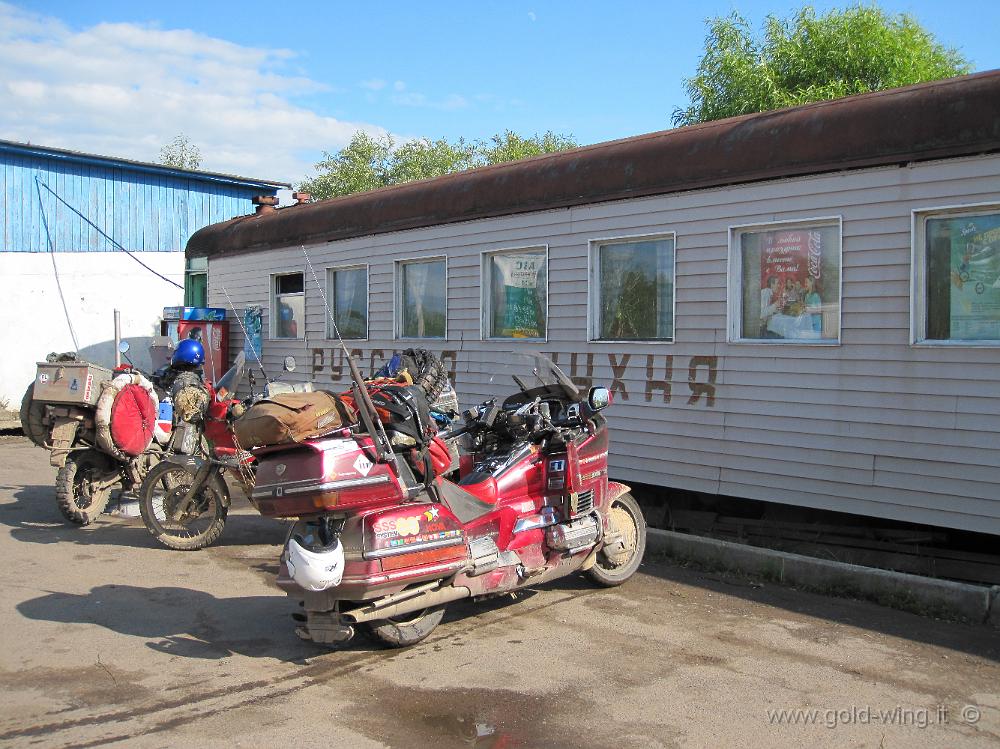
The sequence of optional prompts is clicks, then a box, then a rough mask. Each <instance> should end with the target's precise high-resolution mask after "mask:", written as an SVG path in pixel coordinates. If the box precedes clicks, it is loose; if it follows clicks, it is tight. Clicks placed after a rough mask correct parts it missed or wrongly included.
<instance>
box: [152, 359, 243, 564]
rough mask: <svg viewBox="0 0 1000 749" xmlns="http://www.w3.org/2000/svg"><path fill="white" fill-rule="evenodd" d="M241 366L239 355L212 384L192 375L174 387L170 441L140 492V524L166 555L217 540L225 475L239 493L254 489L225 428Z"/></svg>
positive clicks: (237, 404) (235, 403) (225, 505)
mask: <svg viewBox="0 0 1000 749" xmlns="http://www.w3.org/2000/svg"><path fill="white" fill-rule="evenodd" d="M245 363H246V359H245V356H244V354H243V353H242V352H240V353H239V354H238V355H237V357H236V361H235V363H234V364H233V366H232V367H231V368H230V369H229V370H228V371H227V372H226V373H225V374H224V375H223V376H222V377H221V378H219V381H218V382H216V383H211V382H207V381H202V380H201V378H200V376H197V375H191V376H187V377H183V376H182V377H180V378H178V379H176V380H175V381H174V382H173V386H172V390H171V392H172V397H173V406H174V409H173V423H172V428H171V432H170V440H169V441H168V443H167V445H166V446H165V448H164V450H165V454H164V456H163V460H161V461H160V462H159V464H158V465H156V466H155V467H154V468H152V469H151V470H150V471H149V472H148V473H147V474H146V476H145V478H144V479H143V481H142V484H141V485H140V487H139V512H140V515H141V516H142V521H143V523H144V524H145V526H146V529H147V530H148V531H149V532H150V533H151V534H152V536H153V538H155V539H156V540H157V541H159V542H160V543H161V544H163V545H164V546H166V547H168V548H170V549H177V550H181V551H190V550H194V549H201V548H204V547H205V546H208V545H209V544H211V543H213V542H214V541H216V540H217V539H218V538H219V537H220V536H221V535H222V531H223V529H224V528H225V525H226V516H227V515H228V513H229V506H230V503H231V499H230V492H229V484H228V483H227V481H226V475H227V472H228V474H229V475H231V476H232V477H233V479H234V483H237V484H239V485H242V486H243V487H244V488H247V487H249V486H251V485H252V483H253V481H252V474H253V457H252V456H251V455H250V454H249V453H247V452H246V451H242V450H240V449H239V447H238V446H237V444H236V442H235V441H234V439H233V433H232V431H231V429H230V428H229V424H230V421H231V420H232V418H233V412H234V409H240V408H242V407H243V406H244V405H245V404H244V401H243V400H241V399H240V398H237V397H233V396H234V394H235V393H236V390H237V389H238V388H239V386H240V383H241V381H242V379H243V374H244V369H245ZM247 493H248V495H249V491H248V492H247Z"/></svg>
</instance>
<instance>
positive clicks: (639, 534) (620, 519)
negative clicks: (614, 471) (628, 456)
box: [587, 492, 646, 588]
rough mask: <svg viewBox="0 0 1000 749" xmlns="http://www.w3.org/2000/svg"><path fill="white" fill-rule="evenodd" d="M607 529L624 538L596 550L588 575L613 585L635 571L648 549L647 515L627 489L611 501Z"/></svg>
mask: <svg viewBox="0 0 1000 749" xmlns="http://www.w3.org/2000/svg"><path fill="white" fill-rule="evenodd" d="M608 532H609V534H614V535H615V536H616V537H619V538H620V539H621V541H620V542H617V541H616V542H614V543H613V544H611V545H609V546H607V547H605V548H604V549H601V550H600V551H599V552H597V559H596V560H595V562H594V566H593V567H591V568H590V569H589V570H587V576H588V577H589V578H590V579H591V580H593V581H594V582H595V583H597V584H598V585H603V586H604V587H606V588H613V587H614V586H616V585H621V584H622V583H623V582H625V581H626V580H628V579H629V578H630V577H632V575H634V574H635V571H636V570H637V569H639V565H640V564H641V563H642V555H643V553H644V552H645V551H646V519H645V518H644V517H643V516H642V510H641V509H639V503H638V502H636V501H635V499H633V498H632V495H631V494H629V493H627V492H626V493H625V494H622V495H621V496H620V497H616V498H615V499H614V501H612V503H611V518H610V523H609V527H608Z"/></svg>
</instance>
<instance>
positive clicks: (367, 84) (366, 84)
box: [360, 78, 387, 91]
mask: <svg viewBox="0 0 1000 749" xmlns="http://www.w3.org/2000/svg"><path fill="white" fill-rule="evenodd" d="M386 85H387V84H386V82H385V81H383V80H382V79H381V78H372V79H371V80H368V81H361V84H360V86H361V88H366V89H368V90H369V91H381V90H382V89H383V88H385V87H386Z"/></svg>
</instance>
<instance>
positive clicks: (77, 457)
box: [56, 450, 119, 525]
mask: <svg viewBox="0 0 1000 749" xmlns="http://www.w3.org/2000/svg"><path fill="white" fill-rule="evenodd" d="M118 481H119V475H118V467H117V466H116V465H115V464H114V463H113V462H112V460H111V459H110V458H109V457H108V456H107V455H105V454H104V453H102V452H99V451H97V450H75V451H73V452H71V453H70V454H69V456H68V457H67V458H66V464H65V465H64V466H63V467H62V468H60V469H59V473H57V474H56V502H57V503H58V505H59V512H61V513H62V514H63V517H64V518H66V519H67V520H68V521H70V522H71V523H76V524H77V525H88V524H89V523H92V522H93V521H94V520H95V519H96V518H97V516H98V515H100V514H101V513H102V512H104V508H105V507H107V505H108V499H109V498H110V497H111V490H112V489H114V487H115V485H116V484H117V483H118Z"/></svg>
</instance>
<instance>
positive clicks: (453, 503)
mask: <svg viewBox="0 0 1000 749" xmlns="http://www.w3.org/2000/svg"><path fill="white" fill-rule="evenodd" d="M482 483H483V484H486V483H490V484H492V487H493V490H492V499H490V494H491V492H490V491H489V488H488V487H486V486H483V487H481V489H482V490H483V495H482V496H479V495H477V494H473V493H472V492H471V491H468V488H473V487H475V486H476V485H475V484H473V485H472V486H470V487H468V488H467V487H463V486H459V485H458V484H453V483H452V482H451V481H447V480H444V479H439V480H438V482H437V485H438V490H439V492H440V494H441V501H442V502H444V504H445V505H446V506H447V507H448V509H449V510H451V511H452V513H453V514H454V515H455V517H457V518H458V519H459V521H460V522H461V523H462V524H463V525H464V524H465V523H470V522H472V521H473V520H475V519H476V518H480V517H482V516H483V515H486V514H487V513H490V512H493V510H495V509H496V497H497V484H496V481H495V480H494V479H492V478H490V479H488V482H487V481H484V482H482Z"/></svg>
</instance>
